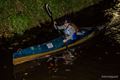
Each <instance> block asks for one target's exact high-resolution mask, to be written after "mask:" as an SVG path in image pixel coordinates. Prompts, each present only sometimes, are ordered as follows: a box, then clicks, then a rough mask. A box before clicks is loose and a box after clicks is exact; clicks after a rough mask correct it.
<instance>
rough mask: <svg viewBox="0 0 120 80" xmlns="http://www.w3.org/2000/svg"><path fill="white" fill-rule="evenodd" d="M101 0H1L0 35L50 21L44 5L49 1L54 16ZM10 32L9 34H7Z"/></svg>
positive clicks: (17, 31) (21, 31)
mask: <svg viewBox="0 0 120 80" xmlns="http://www.w3.org/2000/svg"><path fill="white" fill-rule="evenodd" d="M99 1H100V0H0V36H2V35H4V36H8V35H9V34H12V33H18V34H22V33H23V32H24V31H25V30H28V29H30V28H32V27H34V26H37V25H39V23H44V22H45V21H49V20H50V19H49V17H48V15H47V14H46V12H45V10H44V8H43V6H44V4H45V3H49V5H50V6H51V10H52V12H53V18H54V19H56V18H59V17H61V16H64V15H65V14H69V13H71V12H77V11H79V10H81V9H83V8H85V7H88V6H90V5H93V4H96V3H97V2H99ZM7 34H8V35H7Z"/></svg>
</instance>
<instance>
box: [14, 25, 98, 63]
mask: <svg viewBox="0 0 120 80" xmlns="http://www.w3.org/2000/svg"><path fill="white" fill-rule="evenodd" d="M79 32H80V33H81V34H79V35H77V39H76V40H74V41H72V40H69V41H68V44H67V45H68V48H72V47H75V46H77V45H79V44H81V43H83V42H85V41H87V40H88V39H90V38H92V37H93V36H94V35H95V34H96V29H95V28H92V27H91V28H81V29H80V31H79ZM63 40H64V36H59V37H58V38H55V39H53V40H51V41H48V42H45V43H43V44H38V45H34V46H31V47H28V48H25V49H21V50H18V51H16V52H14V53H13V64H14V65H18V64H21V63H24V62H27V61H31V60H35V59H37V58H40V57H43V56H46V55H53V54H55V53H58V52H59V51H62V50H65V49H66V46H65V45H64V43H63Z"/></svg>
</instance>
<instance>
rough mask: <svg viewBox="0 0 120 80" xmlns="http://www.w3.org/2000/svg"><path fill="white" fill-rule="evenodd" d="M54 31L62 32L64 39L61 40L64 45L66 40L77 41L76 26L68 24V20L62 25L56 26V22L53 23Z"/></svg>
mask: <svg viewBox="0 0 120 80" xmlns="http://www.w3.org/2000/svg"><path fill="white" fill-rule="evenodd" d="M54 27H55V29H58V30H62V31H63V33H64V35H65V39H64V40H63V42H64V43H66V42H67V41H68V40H76V39H77V32H78V31H79V30H78V28H77V26H76V25H74V24H73V23H70V22H69V21H68V20H65V21H64V23H63V25H61V26H58V25H57V23H56V22H54Z"/></svg>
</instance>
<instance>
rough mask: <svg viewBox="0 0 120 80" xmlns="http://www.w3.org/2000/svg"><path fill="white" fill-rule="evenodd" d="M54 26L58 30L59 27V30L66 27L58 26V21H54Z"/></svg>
mask: <svg viewBox="0 0 120 80" xmlns="http://www.w3.org/2000/svg"><path fill="white" fill-rule="evenodd" d="M54 28H55V29H56V30H57V29H59V30H61V29H64V28H65V27H64V26H63V25H62V26H57V23H56V22H54Z"/></svg>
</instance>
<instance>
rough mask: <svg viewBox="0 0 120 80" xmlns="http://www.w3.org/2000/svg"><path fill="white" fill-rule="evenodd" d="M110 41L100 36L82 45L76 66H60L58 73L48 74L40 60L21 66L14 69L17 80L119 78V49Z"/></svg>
mask: <svg viewBox="0 0 120 80" xmlns="http://www.w3.org/2000/svg"><path fill="white" fill-rule="evenodd" d="M108 39H109V38H106V37H105V36H103V35H102V34H100V35H98V36H96V37H94V38H93V39H91V40H89V41H88V42H86V43H84V44H82V45H81V46H79V48H77V49H76V52H77V53H79V56H78V57H77V59H76V60H75V61H74V62H73V65H70V66H69V65H62V66H58V71H57V72H50V73H49V72H48V69H47V64H46V63H41V65H38V63H40V61H38V60H36V61H32V62H28V63H25V64H21V65H19V66H18V67H15V68H14V69H15V70H18V71H19V72H17V71H15V72H17V74H15V76H16V80H22V79H23V78H25V80H81V79H82V80H104V79H102V78H101V76H102V75H111V76H120V63H119V61H120V50H119V48H120V45H118V44H116V43H113V42H112V41H110V40H108ZM31 66H33V67H32V68H30V67H31ZM25 67H26V68H25ZM23 69H24V70H23ZM66 69H67V70H70V71H66ZM25 73H28V75H25ZM106 80H107V79H106ZM108 80H109V79H108ZM110 80H119V79H118V78H117V79H110Z"/></svg>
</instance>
